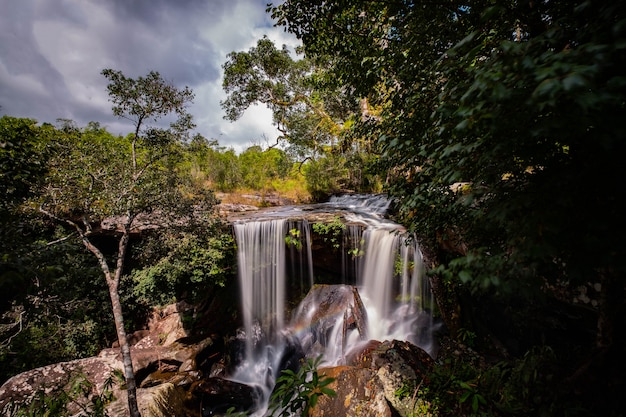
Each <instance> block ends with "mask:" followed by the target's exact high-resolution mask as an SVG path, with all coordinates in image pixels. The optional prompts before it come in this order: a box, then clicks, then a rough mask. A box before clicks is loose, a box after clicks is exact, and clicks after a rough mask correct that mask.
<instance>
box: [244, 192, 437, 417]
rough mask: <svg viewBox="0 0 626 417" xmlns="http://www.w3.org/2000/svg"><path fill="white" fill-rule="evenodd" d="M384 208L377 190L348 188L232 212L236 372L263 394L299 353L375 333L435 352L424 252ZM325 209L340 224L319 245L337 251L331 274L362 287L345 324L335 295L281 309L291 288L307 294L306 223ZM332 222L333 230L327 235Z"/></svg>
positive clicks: (336, 350)
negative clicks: (240, 351)
mask: <svg viewBox="0 0 626 417" xmlns="http://www.w3.org/2000/svg"><path fill="white" fill-rule="evenodd" d="M388 208H389V200H388V199H387V198H385V197H384V196H382V195H374V196H370V195H346V196H340V197H334V198H333V199H331V201H329V202H328V203H325V204H318V205H311V206H295V207H280V208H276V209H273V210H268V211H263V212H262V213H259V214H258V215H256V216H254V217H253V218H248V219H246V220H238V221H235V222H234V232H235V237H236V240H237V245H238V268H239V279H240V287H241V309H242V314H243V323H244V329H243V331H244V333H245V335H243V337H244V339H245V354H244V358H243V360H242V361H241V364H240V365H239V367H238V369H237V371H236V372H235V374H234V375H233V376H232V379H233V380H236V381H238V382H243V383H246V384H248V385H252V386H255V387H258V389H259V391H260V392H262V397H263V402H264V403H266V402H267V400H268V397H269V394H270V392H271V389H272V388H273V385H274V381H275V380H276V378H277V377H278V376H280V370H281V369H285V368H288V367H290V366H291V365H293V362H296V361H297V360H298V359H300V358H301V357H303V356H308V357H311V356H316V355H318V354H323V359H324V364H326V365H336V364H342V363H343V362H344V360H345V355H346V352H347V351H349V350H351V349H354V348H355V347H356V346H358V344H359V343H363V342H365V341H367V340H372V339H374V340H380V341H382V340H391V339H398V340H407V341H410V342H412V343H414V344H416V345H418V346H420V347H422V348H423V349H424V350H426V351H427V352H429V353H431V354H432V353H433V349H435V348H434V346H433V345H432V342H431V340H432V339H431V329H432V318H431V315H430V314H429V313H428V309H429V308H430V306H432V305H433V300H432V295H431V292H430V289H429V287H428V283H427V280H426V278H425V277H424V266H423V262H422V254H421V252H420V250H419V247H418V246H417V243H416V240H415V239H408V236H406V231H405V229H404V228H403V227H402V226H401V225H399V224H396V223H394V222H392V221H390V220H387V219H385V217H384V216H385V213H386V211H387V210H388ZM328 215H331V216H332V219H337V218H341V219H342V224H343V226H340V228H339V229H337V228H335V229H325V230H327V231H328V230H330V232H329V236H326V237H327V238H328V240H327V241H326V242H325V245H327V246H329V247H330V248H326V249H331V250H335V251H341V258H340V264H341V265H336V268H335V269H336V270H337V271H340V272H339V273H338V275H341V276H337V277H336V282H337V283H342V282H343V283H346V284H350V285H353V286H354V287H355V288H356V289H357V290H358V294H357V295H356V298H357V299H358V298H359V297H360V300H361V301H362V305H363V307H364V312H363V314H362V316H363V320H362V323H361V325H362V326H361V328H357V327H359V326H358V324H359V323H357V326H352V327H347V326H346V323H345V321H346V317H347V314H348V312H346V311H344V310H343V309H342V308H341V305H340V304H339V303H337V304H336V305H335V306H331V307H330V308H329V307H328V306H326V307H325V308H322V307H321V306H320V305H316V302H315V301H314V302H310V301H309V302H308V303H305V302H304V300H303V303H302V304H301V305H300V306H299V307H297V308H294V309H293V311H292V314H291V316H292V317H287V313H286V312H287V311H288V310H290V309H289V300H288V299H287V297H288V293H291V292H293V289H294V288H299V289H300V293H301V294H306V293H307V291H309V289H311V288H312V287H313V285H314V284H315V283H316V282H315V276H314V275H315V273H316V271H315V268H314V265H315V262H314V261H315V259H314V250H313V248H312V227H313V224H315V223H316V222H317V221H316V220H315V219H318V218H320V217H319V216H326V217H325V218H326V219H327V220H328V217H327V216H328ZM312 219H313V220H312ZM334 224H335V225H338V224H339V223H337V222H336V221H335V223H334ZM337 231H339V232H338V233H339V236H334V235H332V233H336V232H337ZM331 237H332V238H334V239H330V238H331ZM350 281H353V282H350ZM333 288H334V287H333ZM346 288H352V287H346V286H340V287H337V289H336V291H338V292H342V291H343V296H344V297H346V296H347V297H352V292H354V291H350V290H347V289H346ZM346 291H347V292H346ZM346 294H347V295H346ZM351 299H352V298H351ZM333 307H337V308H333ZM349 309H353V307H350V308H349ZM352 313H354V312H352ZM320 323H325V324H323V325H322V324H320ZM363 327H364V328H363ZM263 407H264V405H263V404H261V405H260V409H261V411H259V412H258V413H259V414H258V415H262V412H263Z"/></svg>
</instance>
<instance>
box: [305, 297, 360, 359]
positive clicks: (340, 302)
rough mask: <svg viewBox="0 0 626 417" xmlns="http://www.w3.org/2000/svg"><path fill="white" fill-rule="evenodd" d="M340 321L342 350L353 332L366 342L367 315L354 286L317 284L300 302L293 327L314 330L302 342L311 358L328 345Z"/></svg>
mask: <svg viewBox="0 0 626 417" xmlns="http://www.w3.org/2000/svg"><path fill="white" fill-rule="evenodd" d="M340 320H341V321H342V323H341V325H342V327H341V328H342V331H343V334H342V348H345V345H346V339H347V337H348V332H350V331H352V330H356V331H357V332H358V333H359V336H360V337H361V338H362V339H363V338H365V337H366V334H365V329H366V328H367V314H366V313H365V308H364V307H363V303H362V301H361V298H360V296H359V293H358V291H357V289H356V288H355V287H353V286H351V285H314V286H313V287H312V288H311V290H310V291H309V293H308V294H307V296H306V297H305V298H304V299H303V300H302V302H301V303H300V306H299V308H298V311H297V312H296V314H295V315H294V320H293V325H292V327H293V328H294V329H296V330H299V329H304V328H309V329H310V332H309V333H308V337H307V338H304V339H302V341H301V343H302V347H303V349H304V351H305V352H307V355H308V356H314V355H315V353H321V351H322V350H323V348H324V347H326V346H327V345H328V343H329V341H330V337H331V332H332V330H333V328H335V326H336V325H337V324H338V322H339V321H340Z"/></svg>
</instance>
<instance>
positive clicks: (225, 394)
mask: <svg viewBox="0 0 626 417" xmlns="http://www.w3.org/2000/svg"><path fill="white" fill-rule="evenodd" d="M191 393H192V394H193V395H194V396H195V397H196V398H199V400H200V402H201V407H202V415H203V416H212V415H216V414H222V413H226V412H227V411H228V410H229V409H231V408H232V409H233V410H234V411H236V412H247V411H250V410H253V409H254V408H255V407H256V406H257V404H258V403H259V401H260V398H261V395H260V393H259V392H258V391H257V390H256V389H255V388H253V387H251V386H249V385H246V384H241V383H238V382H235V381H230V380H227V379H222V378H208V379H205V380H203V381H201V382H199V383H198V384H195V385H194V386H193V387H192V388H191Z"/></svg>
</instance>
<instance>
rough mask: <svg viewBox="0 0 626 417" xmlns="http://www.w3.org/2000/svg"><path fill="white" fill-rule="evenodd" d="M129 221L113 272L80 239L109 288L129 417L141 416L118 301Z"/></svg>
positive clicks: (96, 251)
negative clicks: (96, 259) (94, 260)
mask: <svg viewBox="0 0 626 417" xmlns="http://www.w3.org/2000/svg"><path fill="white" fill-rule="evenodd" d="M131 223H132V217H130V216H129V218H128V221H127V223H126V224H125V225H124V230H125V232H124V234H123V235H122V237H121V238H120V241H119V245H118V252H117V264H116V268H115V274H112V273H111V270H110V268H109V264H108V263H107V261H106V258H105V256H104V254H103V253H102V252H101V251H100V249H98V248H97V247H96V246H95V245H94V244H93V243H92V242H91V241H90V240H89V238H88V237H87V236H86V235H85V234H84V233H83V234H82V240H83V244H84V245H85V247H87V249H89V251H90V252H91V253H93V254H94V255H95V256H96V258H98V262H99V263H100V267H101V269H102V272H104V276H105V278H106V282H107V287H108V288H109V297H110V298H111V307H112V309H113V320H114V321H115V329H116V331H117V340H118V342H119V344H120V350H121V352H122V363H123V364H124V377H125V378H126V390H127V391H128V410H129V412H130V416H131V417H141V414H140V413H139V406H138V405H137V385H136V382H135V371H134V370H133V360H132V357H131V355H130V346H129V345H128V338H127V337H126V330H125V329H124V316H123V314H122V303H121V302H120V295H119V291H118V286H119V283H120V278H121V277H122V271H123V268H124V258H125V257H126V250H127V248H128V241H129V233H130V224H131ZM79 232H80V229H79Z"/></svg>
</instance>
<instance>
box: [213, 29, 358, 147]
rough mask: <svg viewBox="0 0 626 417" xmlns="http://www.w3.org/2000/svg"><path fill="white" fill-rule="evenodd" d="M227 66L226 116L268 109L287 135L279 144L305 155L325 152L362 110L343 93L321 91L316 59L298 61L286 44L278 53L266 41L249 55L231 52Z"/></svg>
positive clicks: (274, 47)
mask: <svg viewBox="0 0 626 417" xmlns="http://www.w3.org/2000/svg"><path fill="white" fill-rule="evenodd" d="M223 67H224V81H223V88H224V91H226V93H227V94H228V97H227V98H226V100H224V101H223V102H222V107H223V108H224V110H225V111H226V116H225V118H226V119H228V120H231V121H235V120H237V119H238V118H239V117H241V115H242V114H243V112H244V111H245V110H246V109H247V108H248V107H250V106H251V105H254V104H264V105H266V106H267V107H268V108H269V109H270V110H271V111H272V114H273V118H274V124H275V125H276V127H277V128H278V130H279V131H280V132H281V134H282V136H281V137H280V138H279V140H280V139H282V140H285V141H286V142H287V143H288V144H289V146H290V148H291V151H292V152H293V153H294V154H296V155H298V156H300V157H306V156H311V155H315V154H320V153H323V152H324V147H325V146H328V145H331V144H332V143H333V142H335V141H337V139H338V137H339V135H340V134H341V131H342V129H343V124H344V123H345V122H346V121H347V120H348V119H349V118H350V116H352V115H353V114H354V113H356V112H358V105H357V104H356V102H355V101H354V100H353V99H351V98H350V97H348V96H347V95H346V94H345V93H343V92H342V90H340V89H338V90H333V89H330V88H320V87H321V86H322V85H323V84H324V83H325V82H326V81H325V76H324V74H323V72H322V71H321V70H320V69H319V68H318V67H316V66H315V65H314V64H313V61H311V60H308V59H306V58H301V59H293V58H292V57H291V54H290V52H289V50H288V49H287V47H286V46H283V48H282V49H278V48H276V46H275V45H274V43H273V42H272V41H271V40H269V39H268V38H266V37H264V38H262V39H259V41H258V42H257V45H256V46H255V47H252V48H250V49H249V50H248V51H241V52H231V53H230V54H229V55H228V60H227V61H226V63H225V64H224V65H223Z"/></svg>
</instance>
